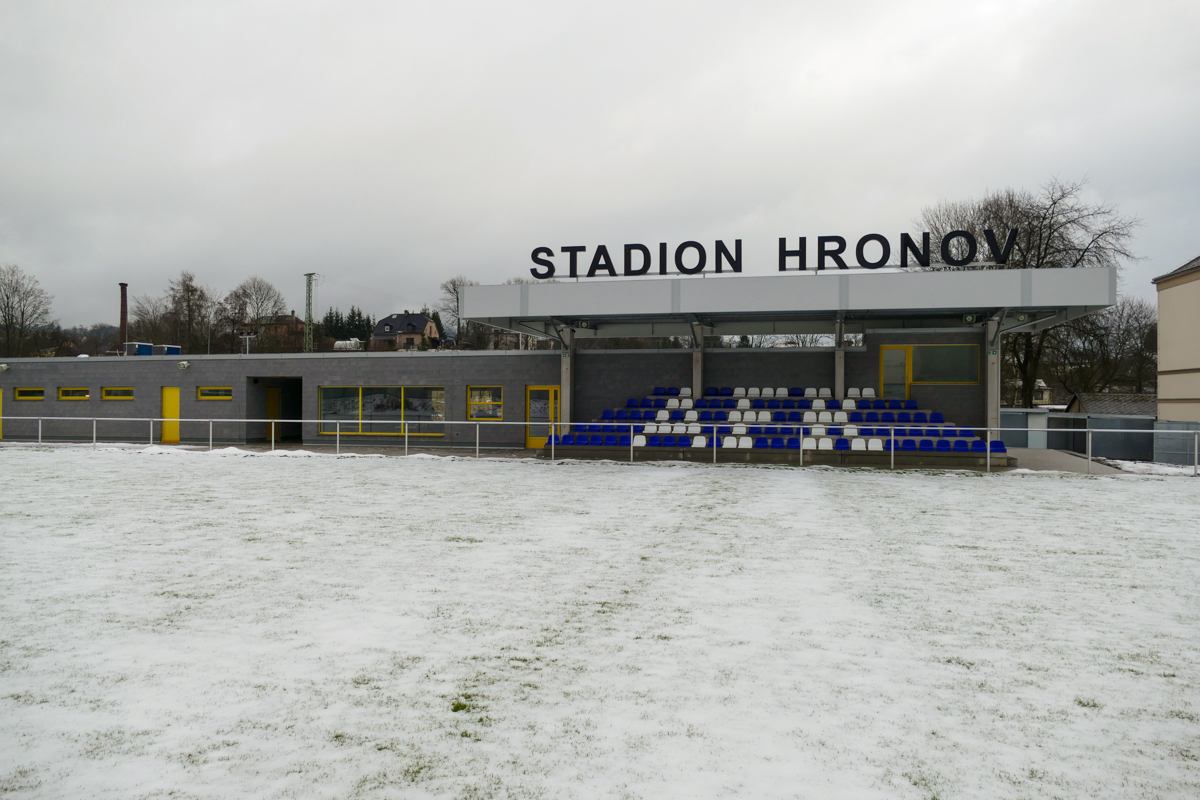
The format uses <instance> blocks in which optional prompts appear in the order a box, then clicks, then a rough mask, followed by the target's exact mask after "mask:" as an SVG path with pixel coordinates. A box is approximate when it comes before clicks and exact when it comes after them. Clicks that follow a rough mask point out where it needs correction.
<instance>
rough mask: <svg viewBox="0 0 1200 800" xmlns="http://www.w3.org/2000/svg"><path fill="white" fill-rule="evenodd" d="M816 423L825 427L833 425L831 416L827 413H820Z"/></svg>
mask: <svg viewBox="0 0 1200 800" xmlns="http://www.w3.org/2000/svg"><path fill="white" fill-rule="evenodd" d="M817 422H820V423H822V424H825V425H832V424H833V414H832V413H830V412H828V411H821V412H819V413H818V414H817Z"/></svg>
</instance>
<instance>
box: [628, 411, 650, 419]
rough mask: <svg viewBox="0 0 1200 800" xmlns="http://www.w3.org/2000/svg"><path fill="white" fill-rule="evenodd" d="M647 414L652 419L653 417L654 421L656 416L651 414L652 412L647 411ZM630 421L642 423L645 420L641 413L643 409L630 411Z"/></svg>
mask: <svg viewBox="0 0 1200 800" xmlns="http://www.w3.org/2000/svg"><path fill="white" fill-rule="evenodd" d="M646 413H647V414H650V417H651V419H653V418H654V414H653V413H651V412H649V411H647V412H646ZM629 419H631V420H635V421H641V420H642V419H643V417H642V412H641V409H635V410H633V411H630V412H629Z"/></svg>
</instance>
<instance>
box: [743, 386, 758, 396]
mask: <svg viewBox="0 0 1200 800" xmlns="http://www.w3.org/2000/svg"><path fill="white" fill-rule="evenodd" d="M746 397H762V395H761V394H760V393H759V391H758V387H757V386H751V387H750V388H749V389H747V390H746Z"/></svg>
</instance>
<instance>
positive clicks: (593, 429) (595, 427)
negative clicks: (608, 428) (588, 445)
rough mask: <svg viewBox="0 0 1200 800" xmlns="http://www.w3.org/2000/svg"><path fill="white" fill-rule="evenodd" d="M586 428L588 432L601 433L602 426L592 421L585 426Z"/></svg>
mask: <svg viewBox="0 0 1200 800" xmlns="http://www.w3.org/2000/svg"><path fill="white" fill-rule="evenodd" d="M584 430H586V431H587V432H588V433H599V432H600V426H599V425H597V424H595V423H592V424H591V425H588V426H586V427H585V428H584Z"/></svg>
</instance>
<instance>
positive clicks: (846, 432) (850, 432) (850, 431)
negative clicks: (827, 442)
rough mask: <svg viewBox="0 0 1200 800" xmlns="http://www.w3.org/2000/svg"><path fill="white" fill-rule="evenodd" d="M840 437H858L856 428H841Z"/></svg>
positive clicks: (854, 426) (851, 426)
mask: <svg viewBox="0 0 1200 800" xmlns="http://www.w3.org/2000/svg"><path fill="white" fill-rule="evenodd" d="M842 436H858V426H857V425H847V426H846V427H845V428H842Z"/></svg>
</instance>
